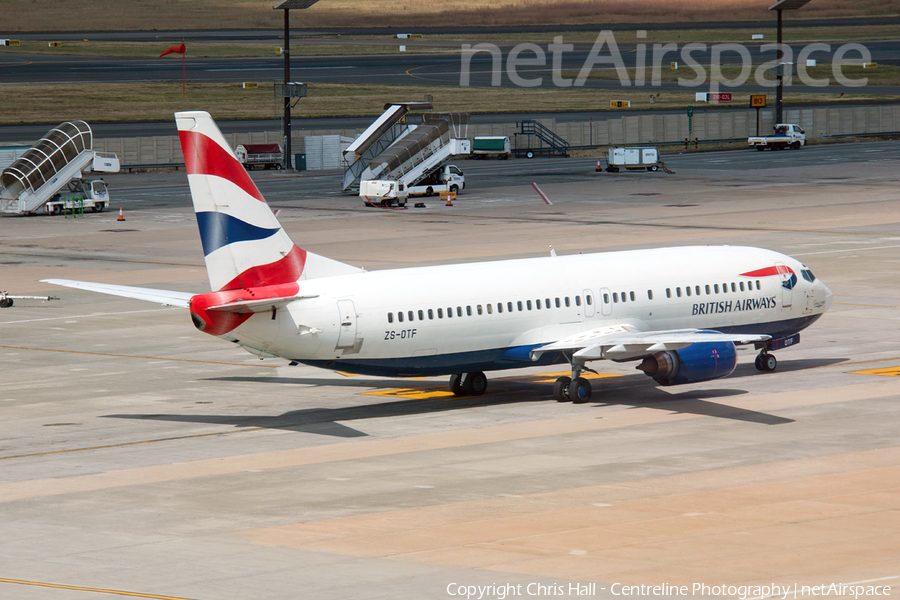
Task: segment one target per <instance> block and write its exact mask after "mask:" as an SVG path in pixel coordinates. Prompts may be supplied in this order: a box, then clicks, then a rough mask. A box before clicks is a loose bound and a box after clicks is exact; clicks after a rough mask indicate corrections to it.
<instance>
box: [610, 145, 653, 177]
mask: <svg viewBox="0 0 900 600" xmlns="http://www.w3.org/2000/svg"><path fill="white" fill-rule="evenodd" d="M602 160H603V159H600V160H598V161H597V168H596V169H595V170H596V171H597V172H600V171H602V170H603V165H602ZM661 168H662V169H665V164H664V163H662V162H661V161H660V160H659V150H658V149H656V148H625V147H622V146H613V147H611V148H610V149H609V152H608V154H607V156H606V171H607V172H609V173H618V172H619V171H621V170H623V169H624V170H631V171H644V170H646V171H658V170H659V169H661Z"/></svg>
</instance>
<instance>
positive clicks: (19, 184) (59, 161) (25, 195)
mask: <svg viewBox="0 0 900 600" xmlns="http://www.w3.org/2000/svg"><path fill="white" fill-rule="evenodd" d="M92 137H93V136H92V132H91V128H90V126H89V125H88V124H87V123H85V122H84V121H72V122H68V123H62V124H60V125H59V126H57V127H55V128H54V129H51V130H50V131H49V132H48V133H47V135H45V136H44V137H43V138H41V140H40V141H39V142H38V143H37V144H35V145H34V146H33V147H32V148H30V149H29V150H27V151H25V153H24V154H22V155H21V156H20V157H19V158H17V159H16V160H15V161H13V163H12V164H11V165H9V166H8V167H6V168H5V169H3V171H2V173H0V212H4V213H11V214H20V215H21V214H35V213H37V212H40V211H41V210H46V211H48V212H51V213H53V212H54V211H53V210H52V209H51V208H50V207H47V208H44V207H45V205H46V204H48V203H49V202H51V201H57V200H59V199H61V197H62V194H63V192H62V190H64V189H65V188H66V187H67V186H69V185H70V183H72V182H81V179H82V177H83V173H84V172H85V171H99V172H103V173H117V172H118V171H119V158H118V157H117V156H116V155H115V154H112V153H101V152H94V150H93V139H92ZM101 183H102V181H101ZM74 185H75V186H76V187H75V188H71V189H70V190H69V191H70V192H71V193H73V194H76V193H77V192H76V191H75V190H76V189H79V188H78V186H79V185H81V186H82V187H81V188H80V189H82V198H83V199H84V198H86V197H88V198H90V200H91V205H90V206H91V207H92V208H93V207H94V206H96V207H97V209H98V210H102V208H100V203H101V202H102V203H103V208H105V207H106V205H107V204H108V197H106V196H105V194H106V193H107V191H106V185H105V184H103V185H102V186H100V185H99V184H98V186H97V187H96V189H93V186H94V184H93V183H91V184H90V185H89V186H88V187H91V188H92V189H91V191H90V192H87V191H85V190H84V188H83V183H82V184H79V183H76V184H74ZM60 201H63V202H64V200H60ZM63 205H64V204H63ZM82 206H84V204H82ZM61 210H62V208H60V211H61Z"/></svg>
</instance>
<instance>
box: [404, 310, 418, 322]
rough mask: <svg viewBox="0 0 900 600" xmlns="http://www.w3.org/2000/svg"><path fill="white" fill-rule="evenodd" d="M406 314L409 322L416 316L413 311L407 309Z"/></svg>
mask: <svg viewBox="0 0 900 600" xmlns="http://www.w3.org/2000/svg"><path fill="white" fill-rule="evenodd" d="M406 316H408V317H409V322H410V323H412V322H413V321H415V320H416V317H415V315H414V313H413V311H408V312H407V313H406Z"/></svg>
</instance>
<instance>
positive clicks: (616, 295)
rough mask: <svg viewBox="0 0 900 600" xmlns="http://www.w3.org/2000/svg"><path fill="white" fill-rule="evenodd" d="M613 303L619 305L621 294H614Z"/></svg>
mask: <svg viewBox="0 0 900 600" xmlns="http://www.w3.org/2000/svg"><path fill="white" fill-rule="evenodd" d="M613 302H615V303H616V304H618V303H619V292H613Z"/></svg>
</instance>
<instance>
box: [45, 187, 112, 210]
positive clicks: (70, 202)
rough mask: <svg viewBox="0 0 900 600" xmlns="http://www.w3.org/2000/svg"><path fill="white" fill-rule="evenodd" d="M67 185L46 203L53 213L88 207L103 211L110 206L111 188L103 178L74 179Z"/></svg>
mask: <svg viewBox="0 0 900 600" xmlns="http://www.w3.org/2000/svg"><path fill="white" fill-rule="evenodd" d="M66 187H67V188H68V189H67V190H66V191H64V192H59V193H57V194H56V195H55V196H53V198H51V199H50V200H48V201H47V203H46V204H45V205H44V206H46V207H47V212H48V213H50V214H51V215H58V214H59V213H61V212H63V211H65V210H70V211H84V210H85V209H88V208H89V209H91V211H93V212H103V211H104V210H106V207H107V206H109V190H108V189H107V187H106V182H105V181H103V180H102V179H91V180H88V179H73V180H71V181H70V182H69V183H68V185H67V186H66Z"/></svg>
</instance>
